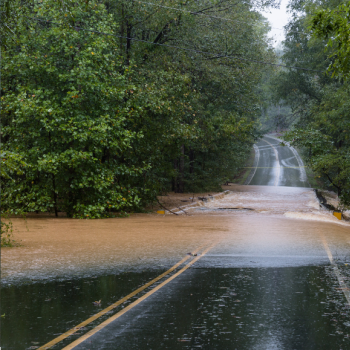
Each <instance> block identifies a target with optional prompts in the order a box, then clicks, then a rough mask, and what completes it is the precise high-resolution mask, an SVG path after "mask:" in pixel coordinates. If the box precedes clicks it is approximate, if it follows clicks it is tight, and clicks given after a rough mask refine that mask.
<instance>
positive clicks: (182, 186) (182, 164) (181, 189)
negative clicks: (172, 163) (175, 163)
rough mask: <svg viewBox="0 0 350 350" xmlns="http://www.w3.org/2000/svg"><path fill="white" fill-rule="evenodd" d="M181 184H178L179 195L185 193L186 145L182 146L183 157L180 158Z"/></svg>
mask: <svg viewBox="0 0 350 350" xmlns="http://www.w3.org/2000/svg"><path fill="white" fill-rule="evenodd" d="M179 173H180V176H179V183H178V193H184V190H185V183H184V177H185V145H184V144H182V145H181V156H180V164H179Z"/></svg>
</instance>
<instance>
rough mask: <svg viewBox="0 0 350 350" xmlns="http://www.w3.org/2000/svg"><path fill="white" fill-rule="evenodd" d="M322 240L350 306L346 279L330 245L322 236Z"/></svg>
mask: <svg viewBox="0 0 350 350" xmlns="http://www.w3.org/2000/svg"><path fill="white" fill-rule="evenodd" d="M321 239H322V243H323V246H324V249H325V250H326V253H327V255H328V259H329V261H330V262H331V265H332V267H333V272H334V273H335V275H336V277H337V279H338V282H339V285H340V288H341V290H342V292H343V293H344V296H345V299H346V301H347V302H348V305H350V291H349V288H348V286H347V285H346V284H345V282H344V277H343V276H342V274H341V273H340V271H339V269H338V266H337V264H336V263H335V262H334V260H333V255H332V252H331V250H330V249H329V246H328V243H327V241H326V238H325V237H324V236H323V235H322V236H321Z"/></svg>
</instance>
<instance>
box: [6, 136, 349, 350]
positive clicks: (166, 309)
mask: <svg viewBox="0 0 350 350" xmlns="http://www.w3.org/2000/svg"><path fill="white" fill-rule="evenodd" d="M257 147H258V148H259V153H257V154H258V157H257V162H256V166H255V168H254V169H253V171H254V172H253V176H252V177H251V179H250V180H251V181H250V183H251V185H250V186H232V187H231V190H232V191H231V192H230V193H229V194H228V195H226V196H225V198H222V199H220V200H217V201H212V202H210V203H209V202H208V203H204V204H203V205H202V206H198V207H193V208H185V209H184V210H185V211H186V212H187V215H185V214H184V213H183V215H181V216H175V215H164V216H156V215H153V214H149V215H148V214H147V215H148V216H147V215H146V214H145V216H142V217H137V218H136V219H134V218H132V217H130V218H128V219H125V220H124V221H118V222H117V221H107V220H105V221H102V220H101V225H111V224H109V223H114V224H113V225H115V226H114V227H115V232H116V233H115V234H117V232H119V231H118V230H121V231H120V232H121V233H122V234H123V237H124V238H125V241H123V242H121V243H120V244H122V245H123V247H124V248H123V249H124V250H125V252H126V255H128V256H130V257H132V258H130V260H128V264H130V263H131V262H132V261H134V262H135V264H139V265H137V266H139V267H138V268H137V269H135V270H134V271H133V272H128V273H126V272H125V270H124V272H121V270H120V268H119V267H117V266H116V267H115V268H114V270H113V266H112V267H111V270H110V271H112V272H110V273H109V275H98V274H97V275H95V276H91V277H84V278H81V277H79V276H77V277H75V278H70V279H69V280H59V281H55V280H52V281H47V282H45V283H34V284H33V283H32V284H28V285H23V284H22V285H18V286H8V287H6V288H3V290H2V312H3V313H5V314H6V318H5V319H4V321H3V322H2V348H3V349H6V350H17V349H18V350H19V349H39V350H42V349H53V350H55V349H65V350H69V349H74V350H83V349H84V350H93V349H94V350H101V349H105V350H129V349H130V350H138V349H142V350H163V349H171V350H177V349H181V350H182V349H194V350H196V349H207V350H213V349H217V350H226V349H227V350H231V349H237V350H242V349H243V350H251V349H256V350H264V349H266V350H271V349H278V350H279V349H281V350H284V349H287V350H300V349H305V350H313V349H314V350H319V349H327V350H329V349H337V350H339V349H350V309H349V303H350V294H349V290H350V289H349V287H350V286H348V285H347V283H348V282H347V281H348V279H347V278H346V277H344V273H345V272H346V271H347V269H348V267H347V266H348V265H347V264H348V260H349V247H350V240H349V233H350V225H349V224H348V223H345V222H338V221H337V220H336V219H335V218H334V217H333V216H332V215H331V213H329V212H327V211H326V210H324V209H322V208H320V206H319V203H318V201H317V198H316V197H315V194H314V192H313V190H312V189H311V188H308V187H309V185H308V183H307V179H306V176H305V172H304V171H303V169H304V168H303V165H302V163H301V160H300V159H299V157H298V155H297V153H296V152H295V150H293V149H291V148H289V147H287V146H284V147H283V146H279V141H278V140H276V139H273V138H270V137H265V138H264V139H263V140H261V141H260V142H259V143H258V144H257ZM287 186H289V187H287ZM150 227H151V230H152V232H151V231H150ZM131 231H132V237H133V240H130V241H128V240H127V239H126V238H127V237H128V235H129V234H130V232H131ZM130 236H131V234H130ZM137 237H139V239H137ZM145 237H149V238H147V239H145ZM138 242H139V243H138ZM159 242H161V243H159ZM186 242H187V243H186ZM138 244H139V245H140V246H141V247H138ZM186 245H188V246H191V248H189V249H188V250H187V248H186ZM96 249H99V248H98V247H96ZM152 249H153V250H152ZM185 249H186V250H185ZM142 250H144V251H145V252H147V254H144V255H142ZM135 251H137V254H135V255H133V254H134V252H135ZM179 251H180V252H182V253H181V254H179V253H178V252H179ZM150 252H154V253H153V254H150ZM152 255H156V256H158V260H152ZM167 256H168V262H166V257H167ZM174 257H176V259H175V260H174ZM91 258H92V259H93V257H91ZM154 261H162V266H158V267H157V266H154ZM176 261H178V263H176ZM152 264H153V265H152ZM163 265H164V266H163ZM135 266H136V265H135ZM72 269H74V266H72ZM113 271H114V272H113ZM92 301H95V302H94V303H92Z"/></svg>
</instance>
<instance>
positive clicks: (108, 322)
mask: <svg viewBox="0 0 350 350" xmlns="http://www.w3.org/2000/svg"><path fill="white" fill-rule="evenodd" d="M217 243H218V241H216V242H214V243H212V244H211V245H210V246H209V247H208V248H207V249H205V250H204V251H203V252H202V254H201V255H199V256H197V257H196V258H194V259H193V260H191V261H190V262H189V263H188V264H187V265H186V266H184V267H183V268H182V269H181V270H180V271H178V272H177V273H175V274H174V275H172V276H171V277H169V278H168V279H167V280H165V281H164V282H162V283H161V284H159V285H158V286H157V287H155V288H154V289H152V290H151V291H149V292H148V293H146V294H145V295H143V296H142V297H141V298H139V299H137V300H136V301H134V302H133V303H131V304H130V305H128V306H127V307H125V308H124V309H123V310H121V311H119V312H118V313H116V314H115V315H114V316H112V317H110V318H109V319H107V320H106V321H104V322H103V323H101V324H100V325H98V326H97V327H95V328H93V329H92V330H91V331H89V332H88V333H86V334H85V335H83V336H82V337H80V338H79V339H77V340H76V341H74V342H73V343H71V344H69V345H68V346H66V347H65V348H63V349H62V350H68V349H73V348H74V347H75V346H77V345H78V344H80V343H82V342H83V341H85V340H86V339H88V338H89V337H91V336H92V335H93V334H95V333H97V332H98V331H100V330H101V329H102V328H104V327H106V326H107V325H108V324H110V323H111V322H113V321H114V320H116V319H117V318H119V317H120V316H122V315H123V314H125V313H126V312H127V311H129V310H130V309H132V308H133V307H135V306H136V305H138V304H139V303H140V302H141V301H143V300H145V299H146V298H148V297H149V296H150V295H152V294H153V293H155V292H156V291H158V290H159V289H160V288H162V287H163V286H165V285H166V284H167V283H169V282H170V281H172V280H173V279H174V278H176V277H177V276H179V275H181V274H182V273H183V272H184V271H186V270H187V269H188V268H189V267H190V266H191V265H193V264H194V263H195V262H196V261H197V260H198V259H200V258H201V257H202V256H203V255H205V254H206V253H207V252H208V251H209V250H210V249H212V248H213V247H214V246H215V245H216V244H217ZM204 245H206V244H203V245H201V246H200V247H198V248H197V249H196V250H194V251H193V254H196V253H197V252H198V251H199V250H200V249H201V248H203V246H204ZM190 257H191V256H189V255H188V256H186V257H184V258H183V259H182V260H180V261H179V262H178V263H177V264H175V265H174V266H173V267H171V268H170V269H169V270H168V271H166V272H164V273H162V274H161V275H159V276H158V277H156V278H155V279H153V280H152V281H150V282H148V283H146V284H145V285H143V286H142V287H140V288H138V289H136V290H135V291H133V292H132V293H130V294H129V295H127V296H126V297H124V298H122V299H120V300H118V301H117V302H116V303H114V304H112V305H110V306H108V307H107V308H105V309H104V310H102V311H100V312H98V313H97V314H95V315H93V316H91V317H90V318H88V319H87V320H85V321H84V322H82V323H80V324H78V325H77V326H75V327H74V328H72V329H70V330H69V331H67V332H65V333H63V334H61V335H60V336H59V337H57V338H55V339H53V340H51V341H50V342H48V343H46V344H45V345H43V346H41V347H40V348H38V350H44V349H49V348H51V347H52V346H54V345H56V344H57V343H59V342H61V341H62V340H64V339H66V338H68V337H69V336H70V335H72V334H74V333H75V332H77V331H78V330H79V329H80V328H82V327H85V326H86V325H88V324H90V323H91V322H93V321H95V320H97V319H98V318H100V317H101V316H103V315H105V314H106V313H107V312H109V311H111V310H113V309H115V308H116V307H117V306H119V305H121V304H123V303H124V302H125V301H127V300H128V299H130V298H132V297H133V296H135V295H136V294H138V293H140V292H142V291H143V290H145V289H146V288H148V287H150V286H151V285H152V284H154V283H156V282H157V281H159V280H160V279H162V278H163V277H165V276H166V275H168V274H170V273H171V272H173V271H174V270H175V269H176V268H177V267H179V266H180V265H182V264H183V263H184V262H185V261H186V260H188V259H189V258H190Z"/></svg>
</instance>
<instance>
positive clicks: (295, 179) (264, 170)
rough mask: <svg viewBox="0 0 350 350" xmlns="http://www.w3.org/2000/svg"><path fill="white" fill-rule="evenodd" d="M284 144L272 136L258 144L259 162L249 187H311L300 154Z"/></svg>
mask: <svg viewBox="0 0 350 350" xmlns="http://www.w3.org/2000/svg"><path fill="white" fill-rule="evenodd" d="M284 144H285V146H282V145H281V140H279V139H277V138H274V137H270V136H264V137H263V138H262V139H261V140H260V141H259V142H258V143H257V144H256V147H257V149H258V152H259V160H258V162H257V165H256V167H255V169H254V170H253V175H252V178H251V179H250V181H249V185H260V186H290V187H310V185H309V183H308V181H307V176H306V172H305V168H304V164H303V161H302V160H301V158H300V156H299V154H298V152H297V151H296V150H295V149H294V148H293V147H291V146H290V145H289V144H288V143H284ZM255 149H256V148H255Z"/></svg>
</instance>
